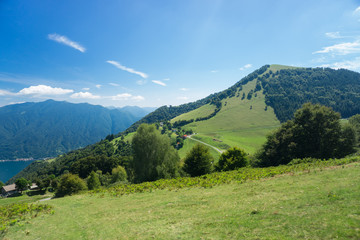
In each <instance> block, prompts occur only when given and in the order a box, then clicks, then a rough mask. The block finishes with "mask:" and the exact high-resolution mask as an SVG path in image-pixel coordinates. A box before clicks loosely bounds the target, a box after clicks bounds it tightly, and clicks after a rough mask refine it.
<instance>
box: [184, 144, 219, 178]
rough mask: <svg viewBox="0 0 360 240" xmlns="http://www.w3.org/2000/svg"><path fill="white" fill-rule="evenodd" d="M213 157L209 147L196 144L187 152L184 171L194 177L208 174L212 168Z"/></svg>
mask: <svg viewBox="0 0 360 240" xmlns="http://www.w3.org/2000/svg"><path fill="white" fill-rule="evenodd" d="M212 161H213V157H212V156H211V154H210V152H209V148H207V147H205V146H204V145H202V144H196V145H195V146H194V147H193V148H192V149H191V150H190V152H188V153H187V154H186V158H185V162H184V171H185V172H186V173H188V174H190V176H192V177H196V176H200V175H204V174H208V173H210V172H211V170H212Z"/></svg>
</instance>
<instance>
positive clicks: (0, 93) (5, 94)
mask: <svg viewBox="0 0 360 240" xmlns="http://www.w3.org/2000/svg"><path fill="white" fill-rule="evenodd" d="M12 95H16V93H12V92H9V91H6V90H2V89H0V96H12Z"/></svg>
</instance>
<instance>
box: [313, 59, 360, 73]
mask: <svg viewBox="0 0 360 240" xmlns="http://www.w3.org/2000/svg"><path fill="white" fill-rule="evenodd" d="M320 67H329V68H334V69H339V68H345V69H349V70H360V57H357V58H355V59H353V60H345V61H341V62H335V63H330V64H323V65H321V66H320Z"/></svg>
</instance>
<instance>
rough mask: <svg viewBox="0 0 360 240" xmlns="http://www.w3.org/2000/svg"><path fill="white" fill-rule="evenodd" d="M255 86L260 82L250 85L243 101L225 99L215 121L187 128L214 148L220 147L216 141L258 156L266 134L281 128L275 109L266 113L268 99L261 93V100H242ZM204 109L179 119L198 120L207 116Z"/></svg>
mask: <svg viewBox="0 0 360 240" xmlns="http://www.w3.org/2000/svg"><path fill="white" fill-rule="evenodd" d="M255 84H256V80H254V81H252V82H249V83H248V84H246V85H245V86H244V87H243V90H242V91H240V94H239V97H233V98H227V99H224V100H223V101H222V102H223V107H222V109H221V111H220V112H219V113H218V114H217V115H216V116H215V117H213V118H211V119H209V120H206V121H201V122H194V123H191V124H188V125H186V127H187V128H192V129H193V130H194V131H195V132H196V133H197V134H199V136H200V137H202V140H203V141H205V142H207V143H209V144H211V145H214V146H217V147H218V146H219V145H218V144H217V142H215V141H213V138H215V139H218V140H221V141H222V142H223V143H225V144H227V145H229V146H239V147H241V148H243V149H244V150H245V151H246V152H249V153H254V152H255V151H256V150H257V149H258V148H259V147H260V146H261V145H262V144H263V143H264V142H265V137H266V134H267V133H269V132H270V131H271V130H273V129H275V128H277V127H279V126H280V123H279V121H278V120H277V119H276V116H275V114H274V111H273V109H272V108H270V107H268V109H267V111H265V110H264V109H265V96H264V95H263V94H262V92H257V97H255V96H254V95H253V98H252V99H250V100H247V99H246V98H245V99H244V100H241V96H242V94H243V92H245V94H246V95H247V93H248V92H249V91H250V90H251V89H254V88H255ZM225 103H226V106H225ZM251 106H252V109H250V107H251ZM204 107H205V106H204ZM204 107H202V108H204ZM202 108H199V109H196V110H194V111H192V112H189V113H187V115H185V114H184V115H181V116H180V117H178V118H177V119H178V120H179V119H187V118H188V116H189V115H191V116H196V114H197V113H201V112H203V109H202ZM206 139H207V140H206ZM220 148H221V147H220ZM223 149H224V148H223Z"/></svg>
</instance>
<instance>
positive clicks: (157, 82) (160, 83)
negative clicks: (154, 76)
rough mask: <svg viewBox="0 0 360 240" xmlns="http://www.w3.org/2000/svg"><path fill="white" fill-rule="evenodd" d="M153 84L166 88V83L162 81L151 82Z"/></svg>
mask: <svg viewBox="0 0 360 240" xmlns="http://www.w3.org/2000/svg"><path fill="white" fill-rule="evenodd" d="M152 82H153V83H155V84H158V85H161V86H164V87H165V86H166V83H163V82H162V81H159V80H152Z"/></svg>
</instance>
